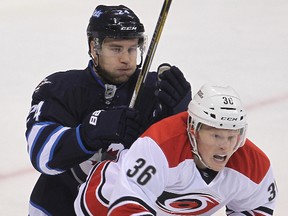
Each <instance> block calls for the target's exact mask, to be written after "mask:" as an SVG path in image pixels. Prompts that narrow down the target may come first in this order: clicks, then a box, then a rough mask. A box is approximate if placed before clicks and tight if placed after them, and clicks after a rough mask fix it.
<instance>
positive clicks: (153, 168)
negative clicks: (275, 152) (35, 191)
mask: <svg viewBox="0 0 288 216" xmlns="http://www.w3.org/2000/svg"><path fill="white" fill-rule="evenodd" d="M186 125H187V113H186V112H183V113H180V114H178V115H175V116H172V117H169V118H166V119H164V120H162V121H160V122H158V123H156V124H154V125H153V126H151V127H150V128H149V129H148V130H147V131H146V132H145V133H144V134H143V135H142V136H141V138H139V139H138V140H137V141H136V142H135V143H134V144H133V145H132V147H131V148H130V149H129V150H124V151H122V152H121V153H120V155H119V158H118V160H117V161H103V162H101V163H99V164H97V165H95V166H94V168H93V169H92V170H91V171H90V174H89V176H88V178H87V181H86V183H84V184H82V185H81V187H80V191H79V194H78V197H77V199H76V201H75V203H74V207H75V211H76V213H77V215H98V216H99V215H103V216H104V215H111V216H119V215H121V216H125V215H141V216H142V215H207V216H208V215H209V216H210V215H212V214H213V213H215V212H217V211H218V210H219V209H220V208H222V207H223V206H226V209H227V210H226V213H227V215H233V216H235V215H255V216H256V215H257V216H260V215H272V214H273V210H274V207H275V200H276V199H275V198H276V196H277V193H278V192H277V188H276V184H275V181H274V177H273V173H272V169H271V165H270V162H269V159H268V158H267V156H266V155H265V154H264V153H263V152H262V151H261V150H260V149H259V148H258V147H256V146H255V145H254V144H253V143H252V142H251V141H250V140H247V141H246V143H245V145H244V146H243V147H241V148H240V149H238V150H237V151H236V152H235V153H234V154H233V155H232V157H231V158H230V160H229V162H228V163H227V165H226V167H225V168H224V169H223V170H221V171H220V172H218V173H216V174H215V175H214V176H213V178H212V179H211V181H209V182H207V181H205V180H204V177H202V176H203V175H201V174H200V171H199V169H198V168H197V167H196V164H195V162H194V159H193V154H192V152H191V144H190V142H189V139H188V136H187V132H186ZM206 175H208V178H209V172H207V173H206Z"/></svg>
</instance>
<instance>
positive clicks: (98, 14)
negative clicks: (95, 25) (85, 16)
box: [92, 10, 103, 18]
mask: <svg viewBox="0 0 288 216" xmlns="http://www.w3.org/2000/svg"><path fill="white" fill-rule="evenodd" d="M102 13H103V12H102V11H101V10H95V11H94V12H93V14H92V16H93V17H98V18H99V17H100V16H101V14H102Z"/></svg>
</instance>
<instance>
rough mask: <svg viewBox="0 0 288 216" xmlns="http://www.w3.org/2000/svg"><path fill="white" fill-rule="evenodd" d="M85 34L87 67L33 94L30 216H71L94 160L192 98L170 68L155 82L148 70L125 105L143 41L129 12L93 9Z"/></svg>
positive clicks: (59, 75) (49, 80)
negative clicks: (135, 95) (34, 177)
mask: <svg viewBox="0 0 288 216" xmlns="http://www.w3.org/2000/svg"><path fill="white" fill-rule="evenodd" d="M73 16H74V15H73ZM69 24H71V23H69ZM86 33H87V39H88V45H89V51H88V52H89V55H90V57H91V60H90V61H89V63H88V66H87V67H86V68H85V69H78V70H76V69H74V70H67V71H62V72H56V73H53V74H51V75H49V76H48V77H46V78H45V79H44V80H43V81H42V82H41V83H40V84H39V85H38V86H37V88H36V89H35V91H34V93H33V96H32V102H31V109H30V112H29V115H28V117H27V121H26V123H27V124H26V126H27V130H26V133H25V135H26V139H27V150H28V153H29V158H30V160H31V163H32V165H33V167H34V168H35V169H36V170H37V171H39V172H40V173H41V175H40V177H39V179H38V180H37V183H36V184H35V186H34V188H33V191H32V193H31V196H30V202H29V215H30V216H44V215H53V216H58V215H60V216H73V215H75V213H74V200H75V198H76V196H77V194H78V188H79V185H80V184H81V183H83V182H84V181H85V179H86V177H87V174H88V172H89V170H90V168H92V166H93V164H94V163H95V161H100V160H102V159H103V157H102V156H103V155H104V156H105V158H113V156H115V155H116V153H115V152H117V151H118V150H119V149H123V148H129V147H130V145H131V144H132V143H133V142H134V141H135V140H136V139H137V138H138V137H139V136H140V135H141V134H142V132H143V131H144V130H145V128H147V127H149V125H151V124H152V123H154V122H156V121H158V120H160V119H162V118H165V117H167V116H170V115H172V114H175V113H179V112H182V111H184V110H187V107H188V104H189V101H190V100H191V87H190V84H189V82H187V80H186V79H185V77H184V75H183V73H182V72H181V71H180V69H178V68H177V67H175V66H172V67H170V68H169V69H168V70H165V72H163V73H162V74H161V80H159V79H158V73H156V72H152V71H151V72H149V73H148V74H147V76H146V79H145V83H144V85H143V91H142V88H141V94H139V95H138V96H141V97H140V98H141V100H140V102H139V103H137V104H136V105H135V106H134V107H133V108H130V107H129V104H130V101H131V98H132V95H133V92H134V89H135V86H136V83H137V80H138V76H139V74H140V68H141V62H142V59H143V56H144V50H145V38H146V37H145V34H144V26H143V24H142V23H141V22H140V19H139V18H138V17H137V15H136V14H135V13H134V12H133V11H132V10H131V9H129V8H127V7H126V6H124V5H118V6H107V5H98V6H97V7H96V9H95V10H94V12H93V15H92V16H91V18H90V20H89V24H88V27H87V32H86ZM71 54H72V55H73V53H71ZM160 68H162V67H160ZM159 76H160V75H159ZM138 98H139V97H138ZM138 98H137V99H138ZM142 104H145V106H143V105H142ZM90 120H91V121H90ZM107 156H108V157H107Z"/></svg>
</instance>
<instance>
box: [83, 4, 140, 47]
mask: <svg viewBox="0 0 288 216" xmlns="http://www.w3.org/2000/svg"><path fill="white" fill-rule="evenodd" d="M87 37H88V42H89V44H90V41H91V40H92V39H94V38H96V39H97V43H98V45H99V46H100V47H101V44H102V42H103V40H104V39H105V38H107V37H108V38H120V39H122V38H123V39H126V38H127V39H131V38H139V43H140V44H141V43H143V42H144V26H143V24H142V23H141V22H140V20H139V18H138V17H137V16H136V14H135V13H134V12H133V11H132V10H131V9H129V8H128V7H126V6H124V5H119V6H106V5H99V6H97V7H96V8H95V10H94V12H93V14H92V16H91V18H90V20H89V24H88V27H87Z"/></svg>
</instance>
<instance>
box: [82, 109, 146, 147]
mask: <svg viewBox="0 0 288 216" xmlns="http://www.w3.org/2000/svg"><path fill="white" fill-rule="evenodd" d="M142 123H143V119H142V117H141V116H140V114H139V112H138V111H136V110H135V109H131V108H127V107H125V108H123V107H121V108H117V109H116V108H115V109H112V110H97V111H95V112H93V113H91V114H89V115H88V116H87V117H86V118H85V119H84V121H83V123H82V124H81V125H80V134H81V138H82V140H83V142H84V144H85V145H86V147H87V148H88V149H89V150H99V149H100V148H103V149H106V148H107V147H108V146H109V145H110V144H111V143H122V144H123V145H124V147H125V148H129V147H130V146H131V144H132V143H133V142H134V141H135V140H136V139H137V138H138V137H139V136H140V135H141V133H142V132H143V129H142Z"/></svg>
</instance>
